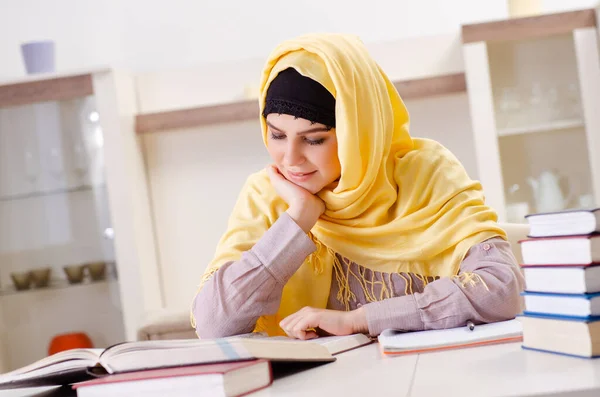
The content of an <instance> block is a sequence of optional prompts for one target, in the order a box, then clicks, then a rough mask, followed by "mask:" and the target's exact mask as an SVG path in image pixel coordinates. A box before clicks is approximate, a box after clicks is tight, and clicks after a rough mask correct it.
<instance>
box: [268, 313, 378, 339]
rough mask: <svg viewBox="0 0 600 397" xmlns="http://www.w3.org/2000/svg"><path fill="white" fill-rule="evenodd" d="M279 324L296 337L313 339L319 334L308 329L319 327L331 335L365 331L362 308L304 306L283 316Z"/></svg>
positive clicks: (287, 332)
mask: <svg viewBox="0 0 600 397" xmlns="http://www.w3.org/2000/svg"><path fill="white" fill-rule="evenodd" d="M279 326H280V327H281V328H282V329H283V330H284V331H285V333H286V334H287V335H288V336H290V337H292V338H297V339H314V338H317V337H318V336H319V335H318V334H317V333H316V332H315V331H312V330H310V329H311V328H312V329H320V330H323V331H325V332H327V333H328V334H331V335H351V334H354V333H360V332H367V331H368V325H367V317H366V314H365V312H364V309H363V308H359V309H356V310H352V311H349V312H344V311H338V310H328V309H316V308H314V307H308V306H307V307H304V308H302V309H300V310H298V311H297V312H296V313H294V314H291V315H289V316H287V317H286V318H284V319H283V320H282V321H281V322H280V323H279Z"/></svg>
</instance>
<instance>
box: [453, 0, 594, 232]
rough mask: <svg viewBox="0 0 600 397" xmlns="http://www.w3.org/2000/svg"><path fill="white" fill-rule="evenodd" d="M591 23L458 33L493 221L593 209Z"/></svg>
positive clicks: (575, 17)
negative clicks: (542, 185)
mask: <svg viewBox="0 0 600 397" xmlns="http://www.w3.org/2000/svg"><path fill="white" fill-rule="evenodd" d="M596 22H597V21H596V10H594V9H587V10H579V11H570V12H564V13H557V14H550V15H541V16H535V17H526V18H515V19H510V20H504V21H494V22H488V23H480V24H472V25H465V26H463V27H462V39H463V56H464V59H465V72H466V80H467V87H468V92H469V102H470V109H471V117H472V121H473V131H474V136H473V138H474V142H475V147H476V154H477V164H478V166H477V167H478V172H479V178H480V180H481V182H482V185H483V187H484V189H485V191H486V200H487V202H488V203H489V204H490V205H491V206H492V207H493V208H495V209H496V211H497V212H498V216H499V219H500V220H501V221H509V222H526V220H525V218H524V215H526V214H527V213H532V212H543V211H554V210H562V209H567V208H575V207H578V206H580V205H581V203H583V202H585V203H587V205H589V203H590V201H593V202H594V203H595V205H598V203H600V201H599V200H600V161H599V160H598V158H597V157H598V156H597V153H598V152H600V137H598V131H600V115H599V112H598V109H600V64H599V61H598V60H599V59H600V54H599V52H598V29H597V26H596ZM565 87H568V91H565V89H566V88H565ZM557 113H564V114H560V115H557ZM557 117H558V120H557V119H556V118H557ZM540 175H545V179H544V182H543V183H546V185H545V187H548V189H546V188H543V189H542V188H538V187H537V186H538V183H537V182H539V177H540ZM549 175H550V176H549ZM540 183H541V182H540ZM540 189H542V190H543V191H544V195H545V196H548V195H552V199H551V200H546V199H544V200H542V197H541V195H540V194H538V192H539V191H540ZM567 198H569V199H567ZM590 198H591V199H590ZM553 203H555V204H553Z"/></svg>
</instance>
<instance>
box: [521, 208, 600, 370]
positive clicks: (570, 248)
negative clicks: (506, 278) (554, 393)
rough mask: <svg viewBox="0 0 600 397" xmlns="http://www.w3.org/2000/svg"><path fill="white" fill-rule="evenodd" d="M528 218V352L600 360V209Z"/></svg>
mask: <svg viewBox="0 0 600 397" xmlns="http://www.w3.org/2000/svg"><path fill="white" fill-rule="evenodd" d="M526 219H527V221H528V223H529V225H530V232H529V236H528V238H527V239H525V240H523V241H521V242H520V245H521V253H522V256H523V263H522V265H521V266H522V268H523V273H524V276H525V283H526V290H525V292H524V293H523V296H524V302H525V311H524V313H523V315H521V316H519V320H520V321H521V322H522V324H523V348H525V349H531V350H540V351H546V352H552V353H559V354H565V355H571V356H578V357H587V358H595V357H600V209H578V210H568V211H560V212H553V213H539V214H531V215H528V216H527V217H526Z"/></svg>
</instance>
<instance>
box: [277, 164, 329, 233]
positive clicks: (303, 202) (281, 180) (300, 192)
mask: <svg viewBox="0 0 600 397" xmlns="http://www.w3.org/2000/svg"><path fill="white" fill-rule="evenodd" d="M267 172H268V174H269V178H270V179H271V184H272V185H273V187H274V188H275V191H276V192H277V194H278V195H279V196H280V197H281V198H282V199H283V200H284V201H285V202H286V203H287V204H288V206H289V208H288V210H287V213H288V214H289V215H290V216H291V217H292V219H293V220H294V221H295V222H296V223H297V224H298V226H300V228H302V230H304V231H305V232H306V233H308V232H309V231H310V229H312V227H313V226H314V225H315V223H317V220H318V219H319V217H320V216H321V215H322V214H323V212H325V203H324V202H323V200H321V199H320V198H319V197H317V196H316V195H314V194H312V193H311V192H309V191H308V190H306V189H304V188H303V187H300V186H298V185H296V184H295V183H292V182H290V181H288V180H287V179H286V178H285V177H284V176H283V175H282V174H281V172H279V169H278V168H277V167H276V166H275V165H269V166H268V167H267Z"/></svg>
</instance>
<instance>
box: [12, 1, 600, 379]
mask: <svg viewBox="0 0 600 397" xmlns="http://www.w3.org/2000/svg"><path fill="white" fill-rule="evenodd" d="M597 14H598V2H597V1H589V0H572V1H570V2H567V1H563V0H531V1H528V0H521V1H519V0H512V1H507V0H487V1H476V0H456V1H452V2H449V1H442V0H419V1H409V0H394V1H386V0H373V1H370V2H368V4H367V3H365V2H364V1H360V2H359V1H356V0H344V1H342V0H329V1H323V0H320V1H312V0H310V1H309V0H299V1H296V2H292V3H290V2H281V1H272V0H271V1H267V0H256V1H253V2H241V1H239V2H232V1H224V2H221V3H219V2H199V1H190V0H188V1H184V0H172V1H170V2H164V1H149V0H146V1H141V0H127V1H116V0H106V1H102V2H98V1H90V0H78V1H75V0H55V1H52V2H49V1H42V0H21V1H18V2H16V1H9V0H0V54H2V56H1V58H0V59H1V62H0V372H3V371H7V370H10V369H14V368H17V367H20V366H23V365H26V364H28V363H30V362H32V361H34V360H37V359H39V358H42V357H43V356H45V355H46V354H49V352H50V351H51V350H52V349H53V348H54V349H57V348H66V347H69V346H88V345H89V346H93V347H107V346H108V345H111V344H114V343H118V342H121V341H124V340H133V339H136V338H138V337H139V335H138V331H139V329H140V327H142V326H143V325H144V324H145V323H147V321H148V319H149V318H153V319H156V318H162V319H165V320H164V321H165V324H172V323H186V322H187V319H188V316H187V314H188V310H189V304H190V303H191V300H192V298H193V295H194V293H195V291H196V287H197V285H198V283H199V282H200V277H201V275H202V273H203V271H204V269H205V267H206V265H207V264H208V262H209V261H210V259H211V258H212V255H213V252H214V248H215V246H216V244H217V241H218V239H219V238H220V236H221V234H222V232H223V231H224V230H225V226H226V222H227V217H228V215H229V211H230V210H231V208H232V206H233V204H234V202H235V199H236V195H237V193H238V192H239V189H240V188H241V186H242V183H243V182H244V180H245V178H246V177H247V176H248V174H249V173H251V172H254V171H256V170H259V169H260V168H262V167H264V166H265V165H266V164H267V163H268V161H269V159H268V156H267V153H266V151H265V149H264V146H263V143H262V138H261V135H260V129H259V123H258V120H259V119H258V112H257V103H256V95H257V87H258V81H259V78H260V71H261V68H262V65H263V62H264V59H265V58H266V57H267V56H268V54H269V52H270V51H271V50H272V49H273V47H274V46H276V45H277V44H278V43H279V42H281V41H283V40H285V39H288V38H291V37H294V36H296V35H299V34H303V33H308V32H323V31H335V32H344V33H352V34H355V35H358V36H359V37H361V39H362V40H363V41H364V42H365V43H366V45H367V47H368V48H369V50H370V51H371V53H372V54H373V56H374V57H375V59H376V60H377V61H378V62H379V64H380V65H381V66H382V67H383V69H384V70H385V71H386V73H387V74H388V76H389V77H390V78H391V79H392V81H394V83H395V85H396V87H397V89H398V91H399V92H400V94H401V95H402V97H403V99H404V100H405V102H406V105H407V107H408V110H409V112H410V115H411V133H412V135H413V136H415V137H428V138H432V139H436V140H438V141H440V142H442V143H443V144H444V145H446V146H447V147H448V148H449V149H450V150H452V152H453V153H454V154H455V155H456V156H457V158H458V159H459V160H460V161H461V162H462V163H463V165H464V167H465V169H466V171H467V172H468V173H469V175H470V176H471V177H472V178H473V179H478V180H480V181H481V182H482V184H483V186H484V189H485V191H486V199H487V201H488V203H489V204H490V205H491V206H493V207H494V208H495V209H496V210H497V212H498V216H499V219H500V221H502V222H512V223H524V222H525V215H527V214H529V213H533V212H544V211H557V210H563V209H570V208H592V207H595V206H596V205H597V203H598V196H599V195H600V162H599V161H598V159H597V158H596V157H595V153H598V152H599V151H600V139H599V137H598V131H600V116H599V114H598V109H600V66H599V59H600V57H599V56H598V38H599V35H598V27H597V19H598V18H597ZM157 316H158V317H157ZM188 331H189V329H188Z"/></svg>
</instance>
